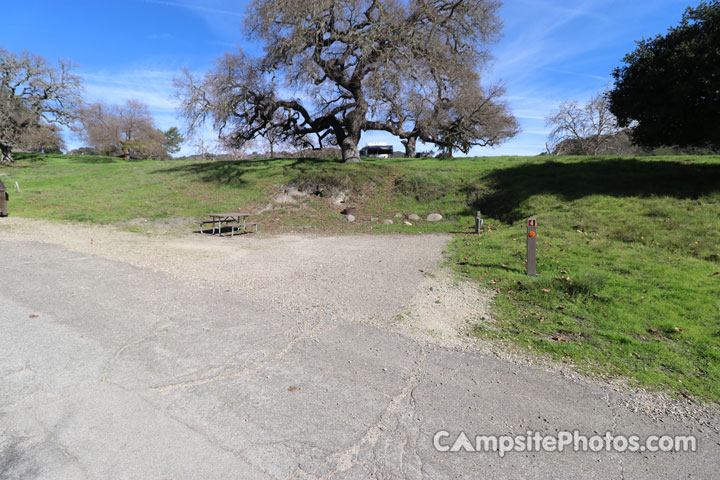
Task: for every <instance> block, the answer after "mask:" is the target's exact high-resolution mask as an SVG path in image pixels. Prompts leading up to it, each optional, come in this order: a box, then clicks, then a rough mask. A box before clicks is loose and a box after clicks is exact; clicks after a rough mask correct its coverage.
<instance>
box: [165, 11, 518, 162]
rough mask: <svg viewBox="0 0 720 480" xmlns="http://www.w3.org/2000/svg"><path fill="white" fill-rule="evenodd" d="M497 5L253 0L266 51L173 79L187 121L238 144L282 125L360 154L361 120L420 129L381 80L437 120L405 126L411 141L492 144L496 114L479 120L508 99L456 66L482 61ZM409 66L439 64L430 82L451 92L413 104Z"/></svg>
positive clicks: (251, 23)
mask: <svg viewBox="0 0 720 480" xmlns="http://www.w3.org/2000/svg"><path fill="white" fill-rule="evenodd" d="M499 6H500V2H499V1H497V0H472V1H470V0H409V1H402V0H384V1H382V0H342V1H333V0H313V1H310V0H255V1H254V2H253V3H252V5H251V7H250V8H249V10H250V11H252V12H253V16H252V17H250V18H248V19H247V21H246V23H245V27H246V30H247V32H248V33H249V34H250V35H251V36H252V37H253V38H254V39H256V40H260V41H261V42H263V43H264V55H263V56H262V57H260V58H251V57H249V56H247V55H246V54H245V53H244V52H242V51H239V52H237V53H228V54H226V55H225V56H224V57H222V58H220V59H218V61H217V62H216V65H215V67H214V68H213V69H212V70H211V71H210V72H208V73H207V74H206V75H205V76H204V78H195V77H194V76H193V75H191V74H190V73H189V72H186V73H185V76H184V77H183V78H180V79H177V80H176V86H177V88H178V94H179V97H180V99H181V102H182V108H183V113H184V115H185V117H186V118H187V119H188V123H189V127H190V129H189V130H190V131H193V130H194V129H195V128H197V127H198V126H199V125H200V124H202V123H203V122H205V121H207V120H209V121H211V122H212V124H213V126H214V127H215V128H216V129H217V130H218V131H219V132H220V134H221V135H223V137H224V138H226V139H229V140H230V141H233V142H235V143H237V144H238V145H240V144H242V143H243V142H247V141H250V140H252V139H253V138H255V137H257V136H263V135H265V134H266V133H267V132H269V131H270V132H273V133H277V132H280V135H281V136H282V137H283V138H282V141H286V142H288V143H292V144H295V145H297V146H299V147H308V146H314V147H316V148H322V147H323V146H325V145H338V146H339V147H340V148H341V151H342V156H343V159H344V160H345V161H347V162H354V161H359V160H360V157H359V151H358V142H359V141H360V136H361V134H362V132H363V131H367V130H385V131H390V132H392V133H396V134H398V133H397V132H400V133H403V132H406V131H409V132H415V131H416V130H417V127H418V125H414V123H418V119H417V118H414V117H411V116H407V117H403V118H405V120H406V121H405V120H402V119H398V118H394V117H389V116H388V115H387V113H388V108H387V106H383V105H381V104H382V103H383V102H385V103H387V100H386V99H383V98H382V96H381V95H378V94H377V92H380V91H383V92H384V94H385V95H390V96H392V98H393V100H395V101H396V103H402V104H403V108H408V109H409V110H413V111H414V110H415V109H416V108H421V109H424V110H423V114H422V117H423V121H425V119H427V120H428V124H430V123H433V127H432V128H433V129H432V131H431V132H430V133H428V134H427V135H425V136H422V135H420V134H419V133H417V134H412V135H408V136H405V137H402V135H401V138H403V139H404V140H405V141H406V142H413V143H412V144H413V145H414V141H415V140H416V139H417V138H420V139H422V140H425V141H431V142H434V143H435V142H437V143H438V145H440V146H441V147H443V148H448V149H452V148H459V149H462V150H464V151H466V149H467V148H469V147H468V146H469V145H472V144H476V143H478V144H484V143H488V144H489V143H492V142H491V141H487V140H482V139H483V138H484V137H486V136H487V135H486V134H487V131H486V130H487V129H488V128H490V124H491V123H492V122H489V123H488V124H487V125H480V123H481V122H483V121H485V120H487V118H486V115H489V114H490V113H491V110H492V111H495V112H496V113H498V112H499V113H502V115H504V116H505V117H509V114H508V113H507V111H506V110H505V107H504V105H502V104H501V103H500V102H498V101H497V99H496V98H494V96H493V95H492V93H491V94H486V93H485V92H484V91H483V90H482V89H480V88H479V84H478V83H477V82H475V83H473V82H465V88H457V87H455V86H454V85H455V84H457V83H463V82H458V81H457V78H456V77H457V76H465V75H466V74H467V73H468V72H473V71H474V70H476V69H480V68H481V67H483V66H484V64H485V62H486V60H487V58H488V55H487V51H486V47H487V45H488V44H489V43H490V42H491V41H494V40H495V39H496V38H497V37H498V35H499V32H500V28H501V25H500V21H499V19H498V17H497V10H498V8H499ZM413 72H421V73H420V74H419V75H417V76H418V77H424V78H425V79H427V78H428V77H427V75H432V74H435V77H434V78H432V81H433V82H438V81H439V82H440V83H439V84H437V83H436V85H435V87H437V88H439V89H440V91H443V92H453V93H452V95H449V96H447V97H442V96H441V97H439V98H437V99H436V100H432V101H431V102H430V103H429V104H427V105H424V106H423V105H409V104H406V102H407V100H408V99H412V98H416V97H417V95H418V94H420V92H419V91H417V92H412V91H409V90H408V89H407V88H408V87H412V86H413V85H417V83H416V82H414V81H408V82H405V83H403V81H402V78H403V77H407V78H410V76H411V74H413ZM435 87H432V88H435ZM413 94H414V95H415V96H413ZM491 104H492V105H493V108H492V109H490V108H487V107H488V106H489V105H491ZM433 115H434V117H435V118H434V119H432V122H430V119H431V117H432V116H433ZM493 121H494V120H493ZM513 121H514V120H513ZM496 123H497V122H496ZM428 131H430V130H428ZM505 131H506V132H507V133H508V134H510V133H511V132H512V131H514V129H513V128H510V129H506V130H505ZM502 135H503V134H500V135H490V137H493V138H495V137H497V138H498V139H499V138H500V137H502ZM478 139H481V140H480V141H478Z"/></svg>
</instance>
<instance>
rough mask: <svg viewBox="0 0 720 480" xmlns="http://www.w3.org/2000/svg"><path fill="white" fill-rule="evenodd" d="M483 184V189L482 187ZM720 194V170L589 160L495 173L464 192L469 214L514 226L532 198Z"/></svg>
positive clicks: (715, 166)
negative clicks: (548, 196) (547, 196)
mask: <svg viewBox="0 0 720 480" xmlns="http://www.w3.org/2000/svg"><path fill="white" fill-rule="evenodd" d="M482 183H484V185H482ZM719 191H720V164H702V163H681V162H680V161H664V160H662V161H643V160H637V159H621V158H616V159H603V160H585V161H580V162H573V163H560V162H553V161H551V162H546V163H539V164H538V163H531V164H525V165H520V166H517V167H511V168H503V169H498V170H493V171H491V172H490V173H489V174H488V175H487V176H486V177H485V178H484V179H483V181H481V182H480V183H479V184H470V185H467V186H466V187H464V193H465V194H466V195H467V197H468V199H470V200H469V202H468V205H469V207H470V208H469V209H468V210H467V211H466V212H464V213H465V214H468V215H470V214H473V213H474V211H476V210H480V211H482V212H483V214H485V215H488V216H491V217H494V218H497V219H499V220H502V221H504V222H507V223H512V222H515V221H517V220H520V219H521V218H524V217H525V216H527V215H528V214H529V213H531V212H526V211H523V205H524V203H525V202H526V200H527V199H528V198H529V197H531V196H533V195H542V194H551V195H556V196H558V197H560V198H561V199H562V200H565V201H573V200H577V199H579V198H582V197H587V196H590V195H609V196H614V197H619V198H621V197H651V196H661V197H662V196H669V197H675V198H680V199H696V198H699V197H701V196H703V195H707V194H710V193H713V192H719Z"/></svg>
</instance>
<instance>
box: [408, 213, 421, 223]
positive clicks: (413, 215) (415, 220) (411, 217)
mask: <svg viewBox="0 0 720 480" xmlns="http://www.w3.org/2000/svg"><path fill="white" fill-rule="evenodd" d="M408 220H412V221H413V222H417V221H418V220H420V215H415V214H414V213H411V214H410V215H408Z"/></svg>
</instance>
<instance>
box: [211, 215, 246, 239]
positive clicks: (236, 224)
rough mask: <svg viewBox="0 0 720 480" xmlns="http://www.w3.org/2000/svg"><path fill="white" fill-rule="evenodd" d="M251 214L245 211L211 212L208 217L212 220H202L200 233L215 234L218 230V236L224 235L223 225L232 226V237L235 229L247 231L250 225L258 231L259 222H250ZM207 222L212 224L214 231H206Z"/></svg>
mask: <svg viewBox="0 0 720 480" xmlns="http://www.w3.org/2000/svg"><path fill="white" fill-rule="evenodd" d="M249 216H250V214H249V213H243V212H230V213H209V214H208V217H210V220H205V221H202V222H200V233H204V234H206V235H215V231H216V230H217V235H218V237H222V236H223V234H222V229H223V226H225V227H230V236H231V237H232V236H234V235H235V231H238V232H239V231H242V232H243V233H245V232H247V229H248V227H255V230H254V232H255V233H257V231H258V224H257V223H252V222H248V221H247V219H248V217H249ZM207 224H210V225H212V232H206V231H205V225H207ZM241 229H242V230H241Z"/></svg>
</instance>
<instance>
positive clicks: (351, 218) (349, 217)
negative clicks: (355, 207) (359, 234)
mask: <svg viewBox="0 0 720 480" xmlns="http://www.w3.org/2000/svg"><path fill="white" fill-rule="evenodd" d="M346 218H347V221H348V222H354V221H355V215H348V216H347V217H346Z"/></svg>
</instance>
